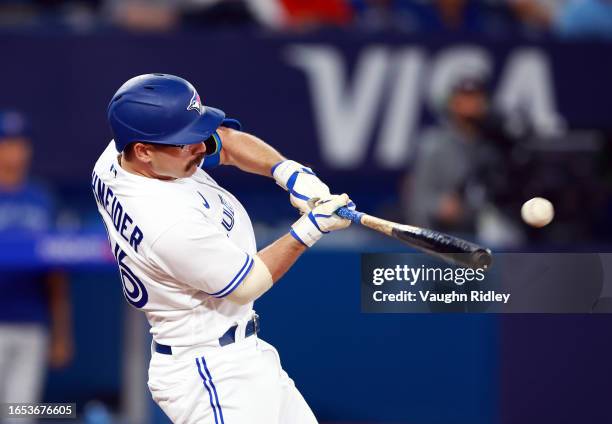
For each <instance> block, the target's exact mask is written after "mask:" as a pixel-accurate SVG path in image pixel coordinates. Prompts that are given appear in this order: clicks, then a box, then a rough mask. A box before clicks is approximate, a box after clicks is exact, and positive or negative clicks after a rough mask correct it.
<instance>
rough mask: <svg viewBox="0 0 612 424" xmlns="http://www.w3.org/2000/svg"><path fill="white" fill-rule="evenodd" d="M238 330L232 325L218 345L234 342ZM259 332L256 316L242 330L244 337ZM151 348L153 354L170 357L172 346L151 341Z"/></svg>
mask: <svg viewBox="0 0 612 424" xmlns="http://www.w3.org/2000/svg"><path fill="white" fill-rule="evenodd" d="M237 330H238V325H234V326H232V327H230V328H229V330H227V331H226V332H225V334H223V335H222V336H221V337H219V345H220V346H227V345H229V344H232V343H234V342H235V341H236V331H237ZM258 332H259V316H258V315H257V314H255V315H253V318H251V320H250V321H249V322H247V325H246V328H245V330H244V337H249V336H252V335H253V334H257V333H258ZM153 346H154V349H155V352H157V353H161V354H164V355H172V346H168V345H164V344H161V343H157V342H156V341H153Z"/></svg>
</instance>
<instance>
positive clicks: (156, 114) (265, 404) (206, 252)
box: [92, 74, 354, 424]
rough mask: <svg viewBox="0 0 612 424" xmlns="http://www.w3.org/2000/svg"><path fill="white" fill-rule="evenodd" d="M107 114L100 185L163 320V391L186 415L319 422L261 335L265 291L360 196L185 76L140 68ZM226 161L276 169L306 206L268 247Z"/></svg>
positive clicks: (125, 257)
mask: <svg viewBox="0 0 612 424" xmlns="http://www.w3.org/2000/svg"><path fill="white" fill-rule="evenodd" d="M108 119H109V122H110V126H111V128H112V132H113V136H114V141H111V143H110V144H109V145H108V147H107V148H106V150H105V151H104V152H103V153H102V155H101V156H100V158H99V159H98V161H97V162H96V165H95V167H94V171H93V173H92V189H93V192H94V197H95V200H96V203H97V206H98V210H99V212H100V215H101V216H102V219H103V221H104V224H105V226H106V229H107V232H108V235H109V241H110V243H111V248H112V251H113V254H114V256H115V258H116V260H117V263H118V265H119V271H120V276H121V281H122V284H123V292H124V295H125V298H126V300H127V301H128V302H129V303H130V304H131V305H133V306H134V307H136V308H138V309H141V310H142V311H144V313H145V314H146V316H147V319H148V320H149V323H150V325H151V334H152V336H153V340H154V341H153V345H152V359H151V363H150V366H149V381H148V385H149V389H150V391H151V394H152V396H153V399H154V400H155V401H156V402H157V403H158V404H159V406H160V407H161V408H162V409H163V410H164V412H165V413H166V414H167V415H168V416H169V417H170V419H172V421H173V422H176V423H211V424H212V423H214V424H224V423H228V424H229V423H240V424H243V423H262V424H264V423H265V424H271V423H292V424H302V423H308V424H310V423H316V419H315V417H314V415H313V413H312V411H311V410H310V408H309V407H308V405H307V404H306V402H305V401H304V399H303V398H302V396H301V395H300V393H299V392H298V390H297V389H296V388H295V386H294V384H293V382H292V380H291V379H290V378H289V377H288V376H287V374H286V373H285V372H284V371H283V369H282V367H281V365H280V361H279V357H278V353H277V352H276V350H275V349H274V347H272V346H271V345H270V344H268V343H266V342H265V341H263V340H261V339H259V338H258V337H257V331H258V317H257V315H256V314H255V313H254V311H253V301H254V300H255V299H257V298H258V297H259V296H261V295H262V294H264V293H265V292H266V291H267V290H269V289H270V288H271V287H272V285H273V284H274V283H275V282H276V281H278V280H279V279H280V278H281V277H282V276H283V274H285V272H287V270H288V269H289V268H290V267H291V266H292V265H293V263H294V262H295V261H296V260H297V258H298V257H299V256H300V255H301V254H302V253H303V252H304V251H305V250H306V249H307V248H308V247H310V246H312V245H313V244H314V243H315V242H316V241H317V240H319V239H320V238H321V236H322V235H323V234H325V233H328V232H330V231H335V230H339V229H343V228H346V227H348V225H349V224H350V222H349V221H347V220H345V219H342V218H340V217H338V216H337V215H335V214H334V211H336V210H337V209H338V208H340V207H342V206H347V205H348V206H350V207H354V205H353V204H352V203H350V201H349V199H348V196H347V195H346V194H343V195H340V196H338V195H330V191H329V188H328V187H327V186H326V185H325V184H324V183H323V182H321V181H320V180H319V179H318V178H317V177H316V175H315V174H314V173H313V172H312V170H311V169H309V168H307V167H305V166H302V165H300V164H299V163H297V162H294V161H291V160H286V159H285V158H283V157H282V156H281V155H280V154H279V153H278V152H277V151H276V150H274V149H273V148H272V147H270V146H269V145H267V144H266V143H264V142H263V141H261V140H260V139H258V138H256V137H254V136H252V135H249V134H246V133H244V132H241V131H240V123H239V122H238V121H236V120H234V119H228V118H226V117H225V113H224V112H222V111H221V110H219V109H215V108H212V107H209V106H204V105H202V103H201V101H200V97H199V95H198V93H197V92H196V90H195V88H194V87H193V86H192V85H191V84H190V83H189V82H187V81H185V80H184V79H182V78H179V77H176V76H172V75H167V74H147V75H141V76H137V77H135V78H132V79H130V80H129V81H127V82H126V83H125V84H123V86H121V88H119V90H118V91H117V92H116V93H115V95H114V96H113V98H112V100H111V102H110V104H109V106H108ZM217 164H223V165H233V166H237V167H238V168H240V169H241V170H243V171H246V172H250V173H254V174H259V175H266V176H272V177H273V178H274V180H275V181H276V183H277V184H279V185H280V186H281V187H283V188H284V189H285V190H287V191H289V193H290V200H291V203H292V204H293V205H294V206H296V207H297V208H298V209H300V211H301V212H302V213H303V215H302V217H301V218H300V219H298V220H297V221H296V222H295V223H294V224H293V225H292V226H291V229H290V231H289V232H288V233H287V234H286V235H284V236H283V237H281V238H279V239H278V240H276V241H275V242H273V243H272V244H270V245H269V246H267V247H266V248H264V249H262V250H260V251H259V252H258V251H257V250H256V244H255V237H254V234H253V228H252V225H251V221H250V219H249V216H248V214H247V212H246V210H245V209H244V207H243V206H242V205H241V204H240V202H239V201H238V199H236V197H234V196H233V195H232V194H231V193H230V192H228V191H227V190H225V189H224V188H222V187H221V186H220V185H219V184H217V183H216V182H215V181H214V180H213V179H212V178H211V177H210V176H209V175H208V174H207V173H206V172H205V171H204V170H203V169H201V167H200V166H201V165H202V166H203V167H211V166H215V165H217ZM311 207H312V209H311Z"/></svg>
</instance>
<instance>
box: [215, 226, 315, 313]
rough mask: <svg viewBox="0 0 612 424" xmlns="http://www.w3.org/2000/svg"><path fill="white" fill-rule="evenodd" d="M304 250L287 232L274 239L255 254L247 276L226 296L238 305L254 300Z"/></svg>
mask: <svg viewBox="0 0 612 424" xmlns="http://www.w3.org/2000/svg"><path fill="white" fill-rule="evenodd" d="M304 250H306V246H304V245H302V244H300V243H299V242H297V241H296V240H295V239H294V238H293V237H291V236H290V235H289V234H287V235H285V236H283V237H281V238H280V239H278V240H276V241H275V242H274V243H272V244H270V245H269V246H268V247H266V248H265V249H262V250H261V251H260V252H259V253H258V254H257V256H256V257H255V258H254V259H255V263H254V264H253V267H252V268H251V271H250V272H249V274H248V275H247V277H246V278H245V279H244V281H243V282H242V284H240V285H239V286H238V287H237V288H236V289H235V290H234V291H232V292H231V293H230V294H229V295H228V296H227V298H228V299H229V300H231V301H232V302H234V303H238V304H240V305H246V304H247V303H250V302H253V301H255V300H256V299H258V298H259V297H260V296H261V295H263V294H264V293H265V292H267V291H268V290H270V288H271V287H272V285H273V284H274V283H275V282H276V281H278V280H279V279H280V278H281V277H282V276H283V275H284V274H285V273H286V272H287V271H288V270H289V268H291V266H292V265H293V264H294V263H295V261H296V260H297V258H298V257H299V256H300V255H301V254H302V253H303V252H304Z"/></svg>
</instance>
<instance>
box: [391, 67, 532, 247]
mask: <svg viewBox="0 0 612 424" xmlns="http://www.w3.org/2000/svg"><path fill="white" fill-rule="evenodd" d="M444 104H445V108H444V112H443V113H444V117H443V119H442V123H441V124H440V125H439V126H437V127H434V128H430V129H428V130H426V131H425V132H424V134H423V136H422V139H421V140H420V141H419V143H418V145H419V149H420V150H419V152H418V154H417V158H416V160H415V162H414V168H413V170H412V173H411V174H410V175H409V177H408V178H407V179H406V183H405V185H404V188H403V192H402V201H403V203H404V210H406V211H408V216H407V217H406V220H407V222H411V223H414V224H415V225H419V226H423V227H429V228H433V229H437V230H441V231H446V232H452V233H459V234H462V233H463V234H469V235H473V234H476V233H479V234H478V235H479V238H480V239H481V240H486V241H487V242H489V243H495V244H498V245H513V244H517V243H519V242H520V241H521V239H522V234H521V233H520V231H519V230H517V229H516V228H515V226H514V225H513V224H512V223H511V222H510V220H508V219H507V218H505V217H504V215H503V214H501V213H500V212H499V210H497V209H496V208H495V207H494V206H493V203H492V202H490V200H491V198H492V197H498V196H499V193H497V190H498V188H500V187H508V186H509V185H510V184H509V183H510V181H508V175H507V173H506V166H505V163H506V162H507V161H508V158H507V157H506V156H507V155H508V150H509V146H508V143H509V142H510V141H509V139H507V138H506V137H505V136H503V131H494V130H498V129H500V128H501V126H500V123H499V122H498V121H497V119H496V118H495V116H494V115H493V114H492V112H491V110H490V108H489V99H488V95H487V91H486V85H485V81H484V79H482V78H480V77H476V76H461V77H459V78H458V79H457V80H456V81H455V82H454V83H453V84H451V88H450V92H449V93H448V96H447V99H446V101H445V102H444ZM492 230H493V231H494V232H495V233H494V234H492V233H491V231H492ZM483 232H486V234H483Z"/></svg>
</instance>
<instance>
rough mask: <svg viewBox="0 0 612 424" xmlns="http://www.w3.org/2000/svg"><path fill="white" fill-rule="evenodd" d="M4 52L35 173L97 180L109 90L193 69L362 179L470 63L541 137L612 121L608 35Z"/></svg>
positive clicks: (314, 159) (12, 48)
mask: <svg viewBox="0 0 612 424" xmlns="http://www.w3.org/2000/svg"><path fill="white" fill-rule="evenodd" d="M0 49H1V51H2V54H3V57H4V58H5V59H4V60H3V66H2V68H3V69H2V75H3V78H2V82H1V83H0V88H1V89H0V105H2V106H3V107H4V106H11V107H17V108H20V109H22V110H24V111H25V112H26V113H27V114H29V116H30V117H31V119H32V122H33V124H34V125H33V129H34V130H33V136H34V139H35V147H36V159H37V161H36V165H35V171H36V173H37V174H39V175H42V176H43V177H46V178H50V179H53V180H56V181H62V182H64V183H70V182H73V183H75V184H85V183H86V181H87V179H88V177H89V173H90V171H91V167H92V165H93V162H94V161H95V159H96V157H97V155H98V154H99V152H101V150H102V149H103V148H104V146H105V145H106V144H107V143H108V141H109V139H110V131H109V129H108V126H107V124H106V121H105V114H106V105H107V104H108V101H109V99H110V98H111V96H112V94H113V93H114V92H115V91H116V89H117V88H118V87H119V86H120V85H121V84H122V83H123V82H124V81H125V80H127V79H128V78H130V77H132V76H134V75H137V74H142V73H149V72H167V73H174V74H178V75H181V76H183V77H185V78H187V79H189V80H190V81H192V82H193V84H194V85H195V86H196V87H197V88H198V90H199V92H200V95H201V97H202V100H203V102H204V103H205V104H209V105H213V106H217V107H220V108H221V109H224V110H225V111H226V112H227V114H228V115H229V116H231V117H235V118H238V119H240V120H241V121H242V122H243V124H244V128H245V130H246V131H249V132H252V133H254V134H257V135H259V136H260V137H262V138H263V139H265V140H266V141H268V142H269V143H271V144H272V145H274V146H276V147H278V148H279V149H280V150H281V151H282V152H283V153H284V154H285V155H287V156H289V157H293V158H297V159H299V160H300V161H302V162H305V163H308V164H310V165H312V166H314V167H315V168H316V169H317V170H318V171H319V172H321V173H323V174H324V175H326V177H328V178H332V179H333V178H335V179H337V180H339V181H342V182H344V183H345V184H346V185H348V187H349V188H350V187H352V186H354V185H356V184H361V185H363V183H364V181H366V182H367V181H372V178H378V179H380V181H382V180H384V178H385V176H387V177H388V176H389V175H391V174H393V173H394V172H395V175H397V172H398V171H401V170H403V169H405V168H406V167H407V166H409V164H410V162H411V160H412V159H413V156H414V153H415V149H414V148H415V144H416V143H417V140H418V134H419V131H420V129H421V128H422V127H423V125H426V124H428V123H430V122H432V120H433V119H434V118H435V117H436V116H437V115H438V114H439V113H441V112H442V109H443V103H444V98H445V95H447V93H448V86H449V84H450V82H451V81H452V78H453V76H454V75H456V73H457V72H458V70H461V69H471V70H477V71H478V72H480V73H484V74H488V75H490V76H491V82H492V83H491V94H492V98H493V101H494V103H495V104H496V105H497V107H498V108H500V109H502V110H507V111H513V110H514V111H516V110H520V111H521V112H522V113H523V114H524V115H525V116H526V117H527V120H528V121H529V124H530V125H531V126H532V127H533V128H534V130H535V131H536V133H538V134H540V135H542V136H555V135H557V134H561V133H563V132H564V131H566V130H567V129H568V128H578V129H589V128H607V129H610V126H611V125H612V124H611V122H612V121H610V119H609V111H610V110H612V96H610V95H609V93H611V92H612V81H611V80H610V78H609V76H610V75H612V55H610V54H609V46H608V45H605V44H601V45H598V44H559V43H546V44H532V43H529V44H525V43H521V42H494V43H493V42H483V41H482V40H480V41H477V42H475V41H472V40H430V39H427V40H426V39H415V38H405V37H398V36H395V37H368V36H360V37H354V36H349V35H347V34H342V33H333V34H329V35H317V36H293V37H290V36H263V35H259V36H250V35H246V34H245V35H229V34H215V33H207V34H179V35H174V36H167V35H164V36H163V37H161V36H155V35H150V36H136V35H129V34H115V35H110V34H106V35H104V36H97V35H91V36H84V37H78V38H77V37H70V36H68V35H51V36H43V35H20V36H8V35H5V36H3V37H2V38H0ZM9 58H10V59H9ZM67 162H69V164H68V165H67V164H66V163H67ZM334 171H341V172H337V173H334ZM227 178H229V179H230V180H232V179H235V176H234V174H231V173H229V174H228V177H227ZM377 181H379V180H377ZM241 184H247V185H248V184H255V185H256V184H258V182H257V179H251V180H249V181H247V182H246V183H245V181H244V180H241Z"/></svg>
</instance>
